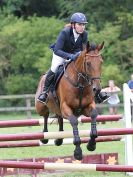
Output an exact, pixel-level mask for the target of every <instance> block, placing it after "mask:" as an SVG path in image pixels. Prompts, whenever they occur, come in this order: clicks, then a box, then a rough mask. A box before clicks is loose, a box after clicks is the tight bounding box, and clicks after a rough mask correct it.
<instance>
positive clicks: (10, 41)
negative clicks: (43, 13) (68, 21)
mask: <svg viewBox="0 0 133 177" xmlns="http://www.w3.org/2000/svg"><path fill="white" fill-rule="evenodd" d="M62 26H63V22H61V21H58V20H55V18H51V19H49V20H48V19H47V18H44V17H43V18H38V17H32V18H28V20H26V21H24V20H23V19H19V20H17V21H16V20H14V22H12V21H11V23H9V24H7V25H5V26H4V27H3V28H2V30H1V32H0V39H1V45H0V53H1V55H0V56H1V57H0V66H1V67H2V70H1V73H0V74H1V75H0V77H1V79H2V80H3V77H4V79H5V78H7V79H6V80H5V89H6V91H7V92H8V93H10V94H12V93H14V94H15V93H20V92H21V93H22V90H23V92H24V93H25V92H26V93H27V92H29V93H31V92H32V93H33V92H35V89H36V86H37V78H39V77H40V75H41V74H42V73H43V72H44V71H46V70H47V69H48V67H49V66H50V63H51V57H52V52H51V51H50V49H49V48H48V46H49V45H50V44H51V43H53V42H55V40H56V36H57V34H58V32H59V31H60V29H61V28H62ZM53 29H54V32H53ZM7 51H8V52H7ZM3 64H4V65H3ZM16 75H18V77H16ZM26 75H27V76H26ZM28 76H29V78H31V80H32V81H31V82H29V78H28ZM22 78H23V79H24V80H23V81H21V80H22ZM16 80H17V81H16ZM18 80H19V81H18ZM26 80H27V82H28V85H27V86H26ZM30 83H31V88H30V87H29V86H30V85H29V84H30ZM33 83H34V84H33ZM17 84H18V86H17ZM11 85H14V87H12V86H11ZM11 87H12V88H11ZM20 87H21V88H20ZM24 87H25V88H24ZM13 88H14V89H13Z"/></svg>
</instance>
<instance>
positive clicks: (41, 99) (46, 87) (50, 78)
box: [38, 69, 55, 104]
mask: <svg viewBox="0 0 133 177" xmlns="http://www.w3.org/2000/svg"><path fill="white" fill-rule="evenodd" d="M54 76H55V73H54V72H53V71H51V69H50V70H49V71H48V73H47V76H46V79H45V83H44V87H43V92H42V93H41V94H40V95H39V97H38V101H39V102H41V103H44V104H45V102H46V99H47V97H48V91H49V88H50V85H51V83H52V82H53V81H54Z"/></svg>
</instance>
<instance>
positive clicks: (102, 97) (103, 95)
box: [95, 92, 110, 103]
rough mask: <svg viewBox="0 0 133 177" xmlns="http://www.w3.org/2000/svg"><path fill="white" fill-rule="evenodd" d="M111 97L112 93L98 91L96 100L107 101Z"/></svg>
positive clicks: (98, 101)
mask: <svg viewBox="0 0 133 177" xmlns="http://www.w3.org/2000/svg"><path fill="white" fill-rule="evenodd" d="M109 97H110V94H108V93H106V92H97V93H96V94H95V102H96V103H102V102H103V101H106V100H107V99H108V98H109Z"/></svg>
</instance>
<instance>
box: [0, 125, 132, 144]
mask: <svg viewBox="0 0 133 177" xmlns="http://www.w3.org/2000/svg"><path fill="white" fill-rule="evenodd" d="M97 133H98V136H110V135H127V134H133V128H114V129H107V130H106V129H105V130H104V129H102V130H98V131H97ZM89 135H90V130H80V131H79V136H80V137H88V136H89ZM58 138H73V132H72V131H63V132H44V133H22V134H3V135H2V134H1V135H0V141H18V140H38V139H58Z"/></svg>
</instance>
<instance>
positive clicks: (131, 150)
mask: <svg viewBox="0 0 133 177" xmlns="http://www.w3.org/2000/svg"><path fill="white" fill-rule="evenodd" d="M123 94H124V95H123V96H124V119H125V125H126V128H132V123H131V100H132V102H133V93H132V92H131V90H130V89H129V87H128V85H127V84H126V83H125V84H124V85H123ZM125 164H126V165H133V141H132V135H126V136H125ZM127 174H128V175H132V176H133V173H130V172H128V173H127Z"/></svg>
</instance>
